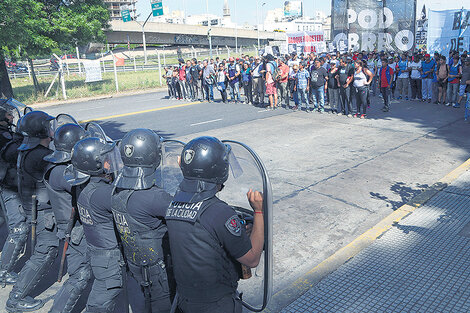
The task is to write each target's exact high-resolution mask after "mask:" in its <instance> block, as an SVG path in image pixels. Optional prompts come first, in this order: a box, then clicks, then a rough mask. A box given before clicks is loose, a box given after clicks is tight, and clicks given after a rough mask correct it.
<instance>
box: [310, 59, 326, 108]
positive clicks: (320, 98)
mask: <svg viewBox="0 0 470 313" xmlns="http://www.w3.org/2000/svg"><path fill="white" fill-rule="evenodd" d="M327 80H328V73H327V71H326V69H325V68H324V67H322V66H321V60H320V59H318V58H317V59H316V60H315V64H314V65H313V66H312V68H311V71H310V86H309V88H310V90H311V95H312V98H313V106H314V109H315V110H318V112H320V113H323V112H325V89H326V82H327Z"/></svg>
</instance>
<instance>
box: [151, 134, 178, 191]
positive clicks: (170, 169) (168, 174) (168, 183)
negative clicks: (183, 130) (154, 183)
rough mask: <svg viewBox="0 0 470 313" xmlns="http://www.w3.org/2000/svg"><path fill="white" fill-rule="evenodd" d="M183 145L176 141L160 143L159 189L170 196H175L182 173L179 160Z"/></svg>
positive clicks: (167, 140)
mask: <svg viewBox="0 0 470 313" xmlns="http://www.w3.org/2000/svg"><path fill="white" fill-rule="evenodd" d="M184 145H185V143H184V142H181V141H178V140H170V139H166V140H163V142H162V164H161V166H160V167H159V169H160V173H157V175H158V176H160V177H161V179H160V184H161V186H160V187H161V188H163V189H165V191H166V192H168V193H169V194H170V195H172V196H173V195H175V193H176V190H177V189H178V187H179V185H180V183H181V181H182V180H183V173H182V172H181V169H180V165H179V162H178V160H179V158H180V156H181V152H182V151H183V148H184Z"/></svg>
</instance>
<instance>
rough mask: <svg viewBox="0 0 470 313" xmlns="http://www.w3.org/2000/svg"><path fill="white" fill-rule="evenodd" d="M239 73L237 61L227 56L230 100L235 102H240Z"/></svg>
mask: <svg viewBox="0 0 470 313" xmlns="http://www.w3.org/2000/svg"><path fill="white" fill-rule="evenodd" d="M240 74H241V69H240V65H239V64H238V63H235V59H234V58H233V57H230V58H229V65H228V68H227V78H228V88H229V92H230V101H233V102H235V103H237V102H241V100H240Z"/></svg>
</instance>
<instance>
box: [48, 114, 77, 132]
mask: <svg viewBox="0 0 470 313" xmlns="http://www.w3.org/2000/svg"><path fill="white" fill-rule="evenodd" d="M65 124H76V125H78V122H77V121H76V120H75V119H74V118H73V117H72V116H71V115H69V114H65V113H61V114H59V115H57V116H56V117H55V118H54V119H53V120H51V121H50V122H49V135H50V136H51V137H52V138H54V133H55V131H56V130H57V129H58V128H59V127H60V126H62V125H65Z"/></svg>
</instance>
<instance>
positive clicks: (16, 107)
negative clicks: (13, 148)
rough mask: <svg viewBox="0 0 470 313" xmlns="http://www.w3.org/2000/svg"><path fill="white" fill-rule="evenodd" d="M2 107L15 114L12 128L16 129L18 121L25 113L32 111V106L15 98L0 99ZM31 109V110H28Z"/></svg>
mask: <svg viewBox="0 0 470 313" xmlns="http://www.w3.org/2000/svg"><path fill="white" fill-rule="evenodd" d="M0 107H1V108H3V109H5V110H6V111H7V112H9V113H10V114H11V115H12V116H13V121H12V127H11V128H12V130H13V131H16V125H18V121H19V120H20V118H21V117H22V116H23V115H25V114H26V113H28V112H30V111H32V109H31V108H30V107H27V106H26V105H25V104H23V103H21V102H19V101H17V100H15V99H13V98H9V99H0ZM27 109H29V111H27Z"/></svg>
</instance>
